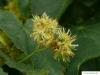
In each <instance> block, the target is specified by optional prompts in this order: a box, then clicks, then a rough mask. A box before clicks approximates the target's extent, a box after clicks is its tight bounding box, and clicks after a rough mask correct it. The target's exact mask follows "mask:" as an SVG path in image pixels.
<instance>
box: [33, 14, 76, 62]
mask: <svg viewBox="0 0 100 75" xmlns="http://www.w3.org/2000/svg"><path fill="white" fill-rule="evenodd" d="M32 37H33V38H34V40H35V41H36V42H37V43H38V44H39V45H42V46H44V47H46V46H49V47H51V48H52V51H53V54H54V58H55V59H57V60H62V61H64V62H66V61H67V60H69V58H70V57H72V56H73V55H74V53H73V52H72V49H75V48H76V47H77V46H78V45H76V44H73V42H74V41H75V40H76V36H72V35H71V31H70V30H68V31H67V33H66V31H65V29H64V28H62V27H60V26H59V24H58V22H57V21H56V20H55V19H51V18H49V17H48V16H47V15H46V14H45V13H44V14H43V15H42V16H34V18H33V32H32Z"/></svg>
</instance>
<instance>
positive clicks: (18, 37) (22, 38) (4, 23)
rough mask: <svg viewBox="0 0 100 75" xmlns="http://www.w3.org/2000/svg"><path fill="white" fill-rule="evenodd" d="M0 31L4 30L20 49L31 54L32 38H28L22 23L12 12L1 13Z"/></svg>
mask: <svg viewBox="0 0 100 75" xmlns="http://www.w3.org/2000/svg"><path fill="white" fill-rule="evenodd" d="M0 29H2V30H3V31H4V32H5V33H6V34H7V36H8V37H9V38H10V39H11V41H12V42H13V43H14V44H15V46H16V47H17V48H18V49H21V50H22V51H23V52H29V51H28V50H31V49H32V45H31V44H30V42H31V41H30V36H27V34H26V33H25V31H24V29H23V25H22V23H21V22H20V21H19V20H18V19H17V18H16V16H14V15H13V14H11V13H10V12H6V11H0Z"/></svg>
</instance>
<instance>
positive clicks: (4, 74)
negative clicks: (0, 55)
mask: <svg viewBox="0 0 100 75" xmlns="http://www.w3.org/2000/svg"><path fill="white" fill-rule="evenodd" d="M0 75H8V74H6V73H5V72H3V71H2V68H0Z"/></svg>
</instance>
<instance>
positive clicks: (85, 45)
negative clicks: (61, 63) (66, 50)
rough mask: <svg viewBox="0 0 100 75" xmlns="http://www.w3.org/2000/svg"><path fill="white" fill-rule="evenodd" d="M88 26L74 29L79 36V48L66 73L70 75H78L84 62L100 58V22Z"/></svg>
mask: <svg viewBox="0 0 100 75" xmlns="http://www.w3.org/2000/svg"><path fill="white" fill-rule="evenodd" d="M91 22H92V21H90V22H89V23H91ZM89 23H88V24H89ZM88 24H86V25H82V26H76V27H75V26H74V27H73V28H72V30H73V29H74V31H73V32H76V34H77V36H78V37H77V41H78V42H77V43H78V44H79V47H78V50H77V51H76V53H75V54H76V55H75V57H74V58H73V59H72V61H71V62H70V65H69V68H68V71H67V72H66V73H67V74H68V75H78V72H79V68H80V66H81V64H82V63H83V62H85V61H86V60H89V59H92V58H95V57H98V56H100V42H99V40H100V22H99V23H98V22H96V23H92V24H89V25H88Z"/></svg>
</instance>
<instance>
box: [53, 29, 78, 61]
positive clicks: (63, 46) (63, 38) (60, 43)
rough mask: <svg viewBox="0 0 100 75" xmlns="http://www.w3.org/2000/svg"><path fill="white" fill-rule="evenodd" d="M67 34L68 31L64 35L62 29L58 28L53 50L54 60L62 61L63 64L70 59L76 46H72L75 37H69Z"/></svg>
mask: <svg viewBox="0 0 100 75" xmlns="http://www.w3.org/2000/svg"><path fill="white" fill-rule="evenodd" d="M69 32H70V30H68V32H67V33H66V32H65V30H64V28H60V29H59V30H58V33H57V34H58V38H56V40H57V41H56V47H54V48H53V51H54V57H55V59H58V60H63V61H64V62H66V60H69V57H72V56H73V55H74V53H73V52H72V49H74V48H75V47H77V46H78V45H77V44H75V45H74V44H72V43H73V42H74V41H75V40H76V39H75V36H71V34H69Z"/></svg>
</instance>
